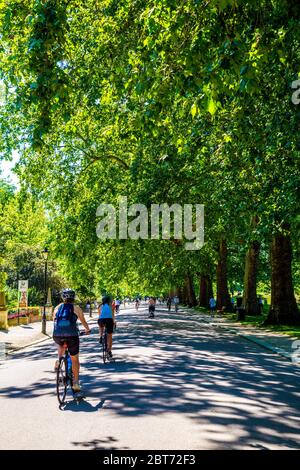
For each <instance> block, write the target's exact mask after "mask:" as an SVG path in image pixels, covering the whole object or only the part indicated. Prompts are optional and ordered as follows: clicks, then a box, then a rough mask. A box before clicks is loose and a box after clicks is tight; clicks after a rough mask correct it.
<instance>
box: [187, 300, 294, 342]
mask: <svg viewBox="0 0 300 470" xmlns="http://www.w3.org/2000/svg"><path fill="white" fill-rule="evenodd" d="M195 310H197V311H198V312H199V313H206V314H207V313H209V310H207V309H206V308H204V307H196V308H195ZM222 316H223V318H226V320H229V321H232V323H240V324H241V325H245V326H254V327H256V328H261V329H264V330H267V331H274V332H278V333H283V334H286V335H289V336H294V337H297V338H300V326H293V325H268V326H265V325H264V324H263V322H264V321H265V319H266V317H267V311H266V309H265V311H264V312H263V313H262V315H260V316H255V315H247V316H246V320H245V321H243V322H237V320H236V318H237V315H236V313H224V314H223V315H222Z"/></svg>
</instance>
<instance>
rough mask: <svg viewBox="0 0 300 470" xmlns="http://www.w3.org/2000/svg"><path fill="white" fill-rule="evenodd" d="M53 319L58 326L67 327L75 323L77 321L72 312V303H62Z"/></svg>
mask: <svg viewBox="0 0 300 470" xmlns="http://www.w3.org/2000/svg"><path fill="white" fill-rule="evenodd" d="M55 321H56V324H57V326H59V327H63V328H64V327H68V326H71V325H72V324H75V323H76V321H77V315H75V313H74V305H73V304H62V305H61V306H60V307H59V309H58V311H57V313H56V316H55Z"/></svg>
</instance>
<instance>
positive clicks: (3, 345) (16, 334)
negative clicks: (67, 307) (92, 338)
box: [0, 312, 95, 359]
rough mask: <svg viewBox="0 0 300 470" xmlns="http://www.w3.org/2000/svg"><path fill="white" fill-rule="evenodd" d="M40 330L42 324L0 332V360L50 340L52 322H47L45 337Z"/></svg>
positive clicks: (87, 316)
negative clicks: (2, 357)
mask: <svg viewBox="0 0 300 470" xmlns="http://www.w3.org/2000/svg"><path fill="white" fill-rule="evenodd" d="M94 315H95V312H94ZM85 318H86V320H87V321H89V320H90V317H89V315H88V314H85ZM91 319H92V318H91ZM41 330H42V322H36V323H29V324H28V325H20V326H12V327H10V328H9V330H0V359H1V356H3V355H4V356H6V355H7V354H10V353H12V352H14V351H18V350H19V349H23V348H26V347H27V346H31V345H33V344H38V343H40V342H43V341H46V340H48V339H49V338H52V333H53V321H49V320H48V321H47V324H46V334H45V335H44V334H43V333H42V332H41Z"/></svg>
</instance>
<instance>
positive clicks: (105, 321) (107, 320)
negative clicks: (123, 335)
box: [98, 318, 114, 335]
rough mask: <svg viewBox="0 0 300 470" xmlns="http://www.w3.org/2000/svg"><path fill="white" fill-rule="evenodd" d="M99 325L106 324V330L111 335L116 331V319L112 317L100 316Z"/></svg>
mask: <svg viewBox="0 0 300 470" xmlns="http://www.w3.org/2000/svg"><path fill="white" fill-rule="evenodd" d="M98 325H99V326H101V325H103V326H104V325H106V330H107V333H108V334H109V335H111V334H112V333H113V331H114V321H113V319H112V318H99V320H98Z"/></svg>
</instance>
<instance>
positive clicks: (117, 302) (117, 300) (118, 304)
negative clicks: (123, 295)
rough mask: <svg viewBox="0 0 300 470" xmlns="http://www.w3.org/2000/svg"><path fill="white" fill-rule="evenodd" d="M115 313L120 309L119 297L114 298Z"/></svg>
mask: <svg viewBox="0 0 300 470" xmlns="http://www.w3.org/2000/svg"><path fill="white" fill-rule="evenodd" d="M115 303H116V313H119V310H120V305H121V300H119V299H116V302H115Z"/></svg>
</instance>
